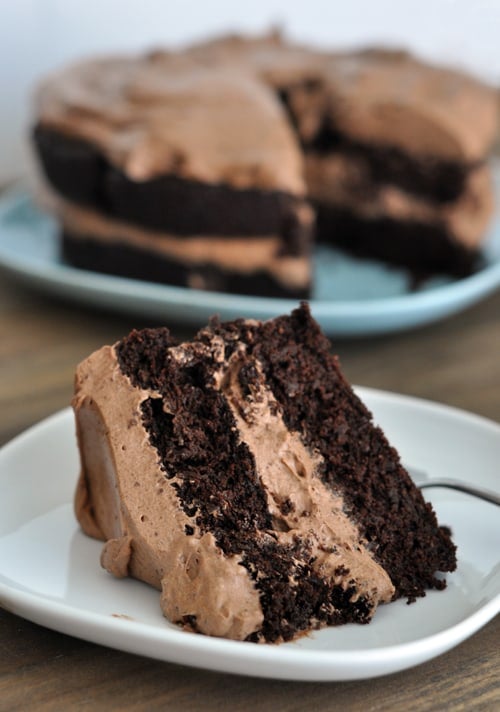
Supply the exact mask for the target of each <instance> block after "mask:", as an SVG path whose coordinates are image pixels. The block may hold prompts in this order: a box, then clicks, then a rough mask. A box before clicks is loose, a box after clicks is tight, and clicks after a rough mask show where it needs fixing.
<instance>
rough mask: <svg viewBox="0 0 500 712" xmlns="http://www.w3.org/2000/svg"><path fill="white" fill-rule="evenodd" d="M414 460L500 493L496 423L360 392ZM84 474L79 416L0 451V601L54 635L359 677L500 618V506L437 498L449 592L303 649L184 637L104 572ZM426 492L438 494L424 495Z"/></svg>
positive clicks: (132, 589) (213, 661)
mask: <svg viewBox="0 0 500 712" xmlns="http://www.w3.org/2000/svg"><path fill="white" fill-rule="evenodd" d="M358 392H359V393H360V395H361V396H362V398H363V399H364V400H365V402H366V403H367V404H368V406H369V407H370V408H371V409H372V410H373V411H374V413H375V417H376V420H377V421H378V422H379V423H380V424H381V425H382V426H383V427H384V428H385V430H386V433H387V434H388V435H389V437H390V439H391V440H392V442H393V443H394V444H395V445H396V446H397V447H398V448H399V450H400V452H401V455H402V457H403V458H404V461H405V462H407V463H410V464H411V465H413V466H414V467H415V468H417V469H420V470H424V471H426V472H427V473H428V474H429V475H431V476H432V475H434V476H436V477H438V476H443V475H445V474H449V475H451V474H453V476H454V477H458V478H461V479H463V480H464V481H465V482H467V481H470V480H471V478H472V477H473V478H474V481H476V482H477V483H478V484H482V485H483V486H485V487H487V488H489V489H493V490H495V489H496V490H497V491H498V462H499V460H500V426H499V425H496V424H495V423H492V422H490V421H487V420H484V419H482V418H479V417H477V416H474V415H470V414H467V413H464V412H462V411H458V410H454V409H451V408H447V407H445V406H439V405H436V404H433V403H429V402H426V401H419V400H416V399H412V398H406V397H403V396H397V395H394V394H389V393H383V392H380V391H373V390H370V389H364V388H363V389H358ZM77 471H78V456H77V451H76V446H75V442H74V428H73V419H72V415H71V413H70V411H69V410H64V411H62V412H60V413H58V414H56V415H54V416H52V417H51V418H48V419H47V420H45V421H43V422H42V423H40V424H39V425H37V426H35V427H34V428H32V429H31V430H28V431H27V432H26V433H24V434H23V435H21V436H19V437H18V438H16V439H15V440H14V441H12V442H11V443H10V444H9V445H7V446H5V448H4V449H3V450H2V451H0V604H1V605H3V606H5V608H7V609H8V610H10V611H12V612H13V613H16V614H18V615H20V616H23V617H25V618H28V619H30V620H33V621H35V622H36V623H40V624H42V625H45V626H47V627H49V628H53V629H55V630H59V631H62V632H63V633H68V634H70V635H74V636H77V637H80V638H84V639H86V640H91V641H94V642H96V643H100V644H103V645H107V646H110V647H115V648H118V649H121V650H125V651H128V652H132V653H139V654H141V655H146V656H149V657H152V658H158V659H160V660H166V661H171V662H176V663H181V664H185V665H191V666H195V667H201V668H207V669H211V670H218V671H224V672H230V673H240V674H244V675H254V676H260V677H270V678H279V679H293V680H325V681H327V680H353V679H361V678H369V677H375V676H378V675H384V674H387V673H392V672H396V671H398V670H402V669H405V668H408V667H411V666H413V665H416V664H418V663H421V662H423V661H425V660H429V659H431V658H433V657H435V656H436V655H439V654H440V653H443V652H444V651H446V650H449V649H450V648H452V647H453V646H455V645H457V644H458V643H460V642H461V641H462V640H464V639H465V638H467V637H468V636H470V635H472V634H473V633H474V632H475V631H477V630H478V629H479V628H480V627H481V626H483V625H484V624H485V623H486V622H487V621H489V620H490V619H491V618H493V617H494V616H495V614H496V613H498V612H499V610H500V531H499V526H498V524H499V522H498V509H497V508H496V507H495V506H494V505H491V504H488V503H486V502H483V501H481V500H476V499H475V498H472V497H470V496H468V495H464V494H461V493H458V492H453V491H450V490H444V489H438V490H432V495H431V496H432V502H433V504H434V506H435V508H436V510H437V513H438V516H439V518H440V521H441V522H442V523H444V524H448V525H450V526H451V527H452V530H453V537H454V540H455V542H456V543H457V545H458V569H457V571H456V572H455V573H453V574H452V575H449V576H448V587H447V589H446V590H445V591H444V592H437V591H430V592H428V594H427V596H426V597H425V598H423V599H419V600H418V601H417V602H416V603H415V604H413V605H411V606H408V605H406V603H405V601H397V602H395V603H391V604H389V605H387V606H382V607H381V608H379V610H378V611H377V613H376V615H375V618H374V620H373V621H372V622H371V623H370V625H368V626H357V625H354V624H353V625H346V626H341V627H337V628H328V629H325V630H322V631H319V632H315V633H314V634H312V635H310V636H308V637H307V638H304V639H302V640H300V641H297V642H294V643H286V644H284V645H255V644H253V643H244V642H236V641H228V640H222V639H218V638H210V637H206V636H202V635H196V634H194V633H187V632H184V631H182V630H180V629H178V628H177V627H175V626H173V625H171V624H170V623H168V622H167V621H166V620H165V619H164V618H163V617H162V615H161V613H160V607H159V594H158V592H156V591H155V590H153V589H151V588H149V587H148V586H146V585H145V584H142V583H140V582H138V581H132V580H129V579H126V580H117V579H114V578H113V577H112V576H110V575H109V574H107V573H106V572H105V571H103V570H102V569H101V568H100V566H99V554H100V549H101V544H100V543H99V542H97V541H94V540H92V539H89V538H87V537H85V536H84V535H83V534H82V533H81V532H80V531H79V529H78V526H77V523H76V521H75V519H74V516H73V512H72V505H71V502H72V497H73V490H74V487H75V481H76V475H77ZM427 492H429V490H428V491H427Z"/></svg>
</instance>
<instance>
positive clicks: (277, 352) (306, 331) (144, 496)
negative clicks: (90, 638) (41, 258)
mask: <svg viewBox="0 0 500 712" xmlns="http://www.w3.org/2000/svg"><path fill="white" fill-rule="evenodd" d="M73 407H74V411H75V416H76V426H77V437H78V444H79V450H80V455H81V474H80V478H79V482H78V486H77V491H76V497H75V506H76V514H77V518H78V520H79V522H80V524H81V526H82V528H83V530H84V531H85V532H86V533H87V534H88V535H90V536H93V537H96V538H98V539H102V540H103V541H105V545H104V548H103V551H102V556H101V563H102V565H103V566H104V568H106V569H107V570H108V571H109V572H110V573H112V574H114V575H115V576H118V577H124V576H132V577H134V578H137V579H140V580H142V581H145V582H146V583H148V584H150V585H152V586H154V587H156V588H157V589H159V590H160V591H161V608H162V611H163V613H164V615H165V616H166V618H167V619H168V620H169V621H171V622H172V623H176V624H180V625H181V626H183V627H184V628H186V629H188V630H191V631H195V632H198V633H204V634H207V635H214V636H221V637H226V638H233V639H237V640H247V641H253V642H282V641H289V640H293V639H294V638H297V637H298V636H300V635H303V634H304V633H307V632H308V631H310V630H313V629H318V628H322V627H324V626H330V625H338V624H343V623H349V622H357V623H368V622H369V621H370V619H371V618H372V616H373V614H374V613H375V610H376V608H377V606H378V605H379V604H380V603H387V602H389V601H392V600H394V599H397V598H400V597H407V598H408V599H410V600H413V599H415V598H416V597H418V596H423V595H424V593H425V590H426V589H428V588H437V589H442V588H444V587H445V581H444V578H443V577H442V576H440V575H439V573H438V572H446V571H453V570H454V569H455V567H456V557H455V546H454V544H453V543H452V541H451V539H450V536H449V533H448V531H447V530H446V529H445V528H443V527H440V526H439V524H438V522H437V520H436V516H435V514H434V511H433V510H432V507H431V505H430V504H427V503H426V502H425V501H424V499H423V497H422V495H421V493H420V491H419V490H418V489H417V488H416V487H415V486H414V484H413V483H412V481H411V479H410V477H409V475H408V474H407V472H406V471H405V470H404V468H403V467H402V465H401V463H400V460H399V457H398V454H397V452H396V451H395V450H394V448H393V447H391V445H390V444H389V443H388V441H387V439H386V437H385V435H384V434H383V432H382V431H381V430H380V429H379V428H378V427H377V426H376V425H375V424H374V422H373V419H372V416H371V414H370V412H369V411H368V409H367V408H366V407H365V405H364V404H363V403H362V402H361V401H360V399H359V397H358V396H357V395H356V394H355V393H354V391H353V390H352V388H351V386H350V385H349V383H348V382H347V381H346V379H345V377H344V376H343V374H342V372H341V370H340V366H339V363H338V360H337V358H336V357H335V356H333V355H332V354H331V351H330V343H329V341H328V340H327V339H326V337H325V336H324V335H323V334H322V333H321V331H320V329H319V326H318V325H317V324H316V322H315V321H314V319H313V318H312V316H311V314H310V311H309V307H308V306H307V304H302V305H301V306H300V307H299V308H298V309H296V310H294V311H293V312H292V313H291V315H286V316H281V317H278V318H276V319H273V320H270V321H267V322H258V321H254V320H248V319H246V320H245V319H238V320H236V321H232V322H228V323H220V322H219V321H218V320H216V319H214V320H212V321H211V323H210V324H209V325H208V326H207V327H205V328H203V329H202V330H201V331H200V332H199V333H198V334H197V335H196V336H195V338H194V339H193V340H192V341H189V342H185V343H181V344H177V343H176V342H175V340H174V339H173V338H172V337H171V335H170V333H169V331H168V329H166V328H159V329H146V330H143V331H133V332H132V333H130V334H129V335H128V336H127V337H125V338H123V339H122V340H120V341H118V342H117V343H115V344H114V345H113V346H104V347H103V348H101V349H100V350H98V351H96V352H95V353H93V354H92V355H91V356H89V357H88V358H87V359H86V360H85V361H83V362H82V363H81V364H80V365H79V366H78V370H77V374H76V379H75V396H74V400H73Z"/></svg>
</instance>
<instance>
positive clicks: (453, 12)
mask: <svg viewBox="0 0 500 712" xmlns="http://www.w3.org/2000/svg"><path fill="white" fill-rule="evenodd" d="M271 25H280V26H281V27H282V28H283V29H284V30H285V32H286V34H287V35H288V36H290V37H291V38H294V39H299V40H302V41H306V42H312V43H316V44H319V45H322V46H337V47H350V46H356V45H360V44H367V43H368V44H374V43H384V44H389V45H396V46H405V47H407V48H410V49H413V50H414V51H415V52H417V53H419V54H420V55H422V56H424V57H427V58H430V59H434V60H437V61H441V62H445V63H451V64H456V65H460V66H462V67H464V68H466V69H469V70H470V71H473V72H474V73H476V74H478V75H480V76H482V77H484V78H485V79H487V80H488V81H491V82H493V83H496V84H498V83H500V0H341V1H339V0H288V1H286V0H250V2H249V3H243V2H238V0H214V1H213V2H210V1H209V0H206V1H203V0H197V1H195V0H178V1H177V2H175V1H173V0H0V107H1V108H0V184H1V183H2V182H5V181H6V180H8V179H10V178H12V177H14V176H17V175H22V174H25V173H26V172H27V171H28V170H29V163H30V162H29V149H28V144H27V139H26V136H27V134H28V131H29V125H30V97H31V90H32V87H33V84H34V82H35V81H36V80H37V78H38V77H40V76H41V75H43V74H44V73H45V72H47V71H50V70H52V69H54V68H56V67H58V66H59V65H60V64H62V63H64V62H66V61H68V60H71V59H74V58H76V57H79V56H82V55H85V54H87V53H92V52H100V53H103V52H104V53H106V52H108V51H111V50H142V49H146V48H149V47H152V46H158V45H180V44H183V43H186V42H189V41H191V40H193V39H197V38H200V37H204V36H207V35H210V34H213V33H219V32H225V31H238V30H239V31H248V32H262V31H265V30H266V29H268V28H269V27H270V26H271Z"/></svg>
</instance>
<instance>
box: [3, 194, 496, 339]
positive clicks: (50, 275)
mask: <svg viewBox="0 0 500 712" xmlns="http://www.w3.org/2000/svg"><path fill="white" fill-rule="evenodd" d="M58 245H59V242H58V237H57V227H56V225H55V223H54V221H53V220H52V219H51V218H50V217H49V216H48V215H46V214H45V213H43V212H41V211H40V210H39V209H38V208H37V207H36V206H35V204H34V203H33V201H32V200H31V198H30V197H29V195H28V194H26V193H23V192H22V191H21V192H20V191H17V192H12V193H9V194H6V195H5V196H3V198H1V199H0V268H2V269H3V270H4V271H5V272H7V273H9V274H10V275H13V276H15V277H16V278H17V279H19V280H22V281H24V282H26V283H28V284H29V285H31V286H34V287H37V288H39V289H43V290H44V291H46V292H50V293H53V294H57V295H59V296H63V297H66V298H70V299H73V300H77V301H80V302H84V303H87V304H91V305H93V306H97V307H101V308H107V309H114V310H118V311H122V312H128V313H136V314H141V315H142V316H145V315H147V316H149V317H154V318H158V319H160V320H163V321H164V322H168V323H170V322H171V321H180V322H182V323H184V324H186V323H187V324H193V325H195V326H203V325H204V324H206V323H207V321H208V319H209V317H210V316H212V315H213V314H219V316H220V317H221V319H223V320H226V319H235V318H237V317H250V318H255V319H269V318H271V317H275V316H278V315H279V314H285V313H287V312H290V311H291V310H292V309H293V308H294V307H295V306H296V303H295V302H294V301H293V300H288V299H271V298H264V297H247V296H239V295H227V294H220V293H217V292H204V291H200V290H196V289H186V288H183V287H169V286H164V285H159V284H153V283H149V282H142V281H139V280H132V279H125V278H122V277H114V276H111V275H104V274H98V273H95V272H88V271H85V270H79V269H75V268H74V267H71V266H69V265H66V264H64V263H62V262H61V260H60V258H59V249H58ZM484 255H485V266H484V267H483V269H481V270H480V271H479V272H477V273H476V274H474V275H472V276H470V277H467V278H466V279H460V280H451V279H447V278H434V279H431V280H428V281H426V282H424V283H422V284H421V285H420V287H419V289H418V290H416V291H411V290H410V289H409V278H408V275H407V274H406V272H404V271H403V270H398V269H395V268H389V267H386V266H384V265H382V264H381V263H379V262H375V261H371V260H359V259H355V258H352V257H348V256H346V255H345V254H342V253H341V252H339V251H336V250H332V249H329V248H325V247H319V248H317V249H316V251H315V255H314V270H315V280H314V281H315V285H316V286H315V291H314V294H313V298H312V299H311V301H310V303H311V309H312V313H313V315H314V317H315V318H316V319H317V321H318V322H319V323H320V324H321V326H322V328H323V330H324V331H326V332H327V333H329V334H335V335H339V336H340V335H346V336H347V335H363V334H377V333H384V332H390V331H397V330H400V329H408V328H412V327H416V326H419V325H422V324H426V323H429V322H433V321H436V320H438V319H442V318H444V317H446V316H449V315H451V314H454V313H456V312H458V311H460V310H462V309H464V308H465V307H467V306H470V305H472V304H474V303H475V302H477V301H479V300H480V299H482V298H483V297H485V296H487V295H488V294H490V293H491V292H493V291H494V290H496V289H497V288H499V287H500V218H497V220H496V221H495V223H494V224H493V225H492V228H491V231H490V233H489V236H488V239H487V241H486V243H485V248H484Z"/></svg>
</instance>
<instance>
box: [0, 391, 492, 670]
mask: <svg viewBox="0 0 500 712" xmlns="http://www.w3.org/2000/svg"><path fill="white" fill-rule="evenodd" d="M355 389H356V392H357V393H358V394H359V395H360V396H361V397H362V398H363V399H364V400H365V402H366V401H368V403H367V405H368V407H369V408H370V409H372V408H373V403H374V402H375V401H377V399H378V400H379V401H385V402H386V403H387V402H389V403H391V404H394V403H395V404H396V405H398V404H402V405H404V406H405V407H410V408H411V407H417V408H421V409H422V408H423V409H424V410H427V409H432V410H434V411H436V410H437V411H438V412H440V413H441V414H442V415H443V417H447V418H448V417H452V418H458V419H460V420H462V421H463V420H464V419H465V420H467V421H469V422H471V423H474V424H475V425H478V426H480V427H486V428H487V429H488V430H490V429H491V428H493V434H495V435H496V434H498V435H500V424H498V423H496V422H495V421H492V420H490V419H488V418H485V417H484V416H480V415H477V414H475V413H471V412H469V411H466V410H462V409H460V408H456V407H455V406H450V405H446V404H442V403H437V402H434V401H430V400H427V399H424V398H418V397H414V396H408V395H404V394H400V393H394V392H391V391H385V390H380V389H375V388H369V387H364V386H363V387H362V386H355ZM70 418H71V419H72V412H71V408H70V407H67V408H64V409H62V410H59V411H57V412H55V413H53V414H52V415H49V416H48V417H46V418H44V419H43V420H41V421H39V422H38V423H36V424H34V425H32V426H31V427H29V428H27V429H26V430H24V431H23V432H21V433H20V434H19V435H17V436H16V437H14V438H13V439H12V440H10V441H9V442H8V443H6V444H5V445H4V446H2V448H1V449H0V468H1V467H2V464H3V459H4V457H5V453H6V451H7V453H10V452H12V451H13V450H14V449H16V448H20V449H23V447H24V446H25V444H26V442H29V440H30V439H31V438H33V437H36V436H37V435H38V436H40V435H41V434H42V432H43V430H44V429H47V428H51V427H52V428H56V429H57V427H63V424H64V423H66V424H67V421H68V419H70ZM375 419H376V409H375ZM67 504H68V503H66V504H65V505H64V506H66V505H67ZM60 506H61V505H60ZM47 511H48V510H47ZM0 576H1V572H0ZM19 602H20V606H19V609H18V605H19ZM0 605H2V606H4V607H5V608H6V609H7V610H9V611H11V612H12V613H14V614H16V615H21V616H22V617H24V618H27V619H29V620H32V621H33V622H35V623H38V624H41V625H45V626H46V627H50V628H52V629H54V630H58V631H60V632H62V633H66V634H69V635H73V636H76V637H79V638H83V639H86V640H89V641H92V642H97V643H99V644H104V645H108V646H109V647H115V648H118V649H120V650H124V651H127V652H130V653H135V654H141V655H147V656H148V657H151V658H157V659H159V660H164V661H168V662H179V663H181V664H186V665H189V664H191V666H194V667H201V668H206V669H212V670H215V671H219V672H229V673H234V674H243V675H249V676H253V677H266V678H272V679H282V680H285V679H294V680H303V681H334V680H337V681H340V680H354V679H368V678H371V677H377V676H380V675H385V674H388V673H392V672H397V671H399V670H403V669H406V668H408V667H413V666H414V665H417V664H420V663H421V662H424V661H427V660H430V659H432V658H433V657H436V656H437V655H440V654H442V653H444V652H446V651H447V650H449V649H451V648H453V647H455V646H456V645H458V644H459V643H460V642H462V641H463V640H465V639H466V638H467V637H469V636H470V635H472V634H474V633H475V632H477V631H478V630H479V629H480V628H481V627H483V626H484V625H485V624H486V623H488V622H489V621H490V620H491V619H492V618H493V617H494V616H495V615H496V614H497V613H498V612H499V610H500V591H499V592H498V594H496V595H493V596H492V597H491V598H490V599H489V600H488V601H487V602H486V603H485V604H483V605H481V607H480V608H478V609H477V610H475V611H473V612H472V613H471V614H469V615H467V616H466V617H465V618H463V619H461V620H459V621H457V622H456V623H454V624H453V625H451V626H449V627H447V628H445V629H444V630H441V631H438V632H436V633H433V634H431V635H428V636H425V637H424V638H421V639H418V640H415V641H407V642H404V643H398V644H392V645H387V646H383V647H379V648H372V649H364V650H349V649H339V650H331V649H324V650H322V649H317V650H316V649H311V648H293V647H284V646H256V645H254V644H252V643H245V642H242V641H229V640H224V639H218V638H210V637H208V636H200V635H195V634H188V635H186V633H185V632H184V631H180V630H176V629H175V627H170V626H169V627H168V628H166V627H165V628H161V629H160V628H159V629H155V628H154V626H153V625H151V624H149V623H144V622H142V621H134V620H124V619H121V618H114V617H113V616H111V615H107V616H106V615H104V614H102V613H96V612H93V611H89V610H85V609H82V608H79V607H77V606H72V605H70V604H68V603H65V602H61V601H57V600H56V601H54V600H52V599H51V598H50V597H49V596H43V595H39V594H38V595H37V594H35V593H33V592H30V591H23V590H22V589H20V588H19V587H16V586H15V582H14V585H9V584H8V583H6V582H5V578H4V579H3V580H0ZM48 619H50V624H49V625H47V620H48ZM75 619H76V621H75ZM68 622H69V623H72V625H70V626H69V628H70V629H69V628H68ZM75 625H76V628H78V629H79V632H77V633H75V632H74V630H75ZM85 633H87V635H85ZM107 634H108V635H109V634H112V635H113V636H114V641H109V640H107V639H106V635H107ZM152 641H153V642H155V643H156V644H157V647H158V654H157V655H155V654H152V652H151V650H150V649H149V645H150V644H151V642H152ZM146 648H147V649H146ZM169 649H172V650H173V652H170V654H167V655H165V652H167V653H168V652H169ZM214 650H215V652H214ZM264 651H266V652H264ZM277 651H278V652H277ZM193 652H195V653H196V654H199V655H201V657H202V662H196V663H195V664H193V662H192V661H191V662H190V657H189V656H190V655H192V654H193ZM179 656H180V657H179ZM213 657H217V660H216V661H214V660H213V659H212V658H213ZM276 658H278V659H277V660H276ZM395 658H397V664H394V663H395ZM221 660H222V662H224V660H225V664H223V665H221V664H220V661H221ZM229 663H231V664H230V666H229V668H228V666H227V665H228V664H229ZM245 663H248V664H250V665H252V666H253V669H252V670H251V671H245V669H241V665H242V664H245ZM270 663H273V664H274V665H278V666H285V669H281V670H279V671H276V670H275V669H274V670H270V669H269V667H268V666H269V665H270ZM389 663H391V665H390V668H389V669H388V664H389ZM354 668H356V669H354Z"/></svg>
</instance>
